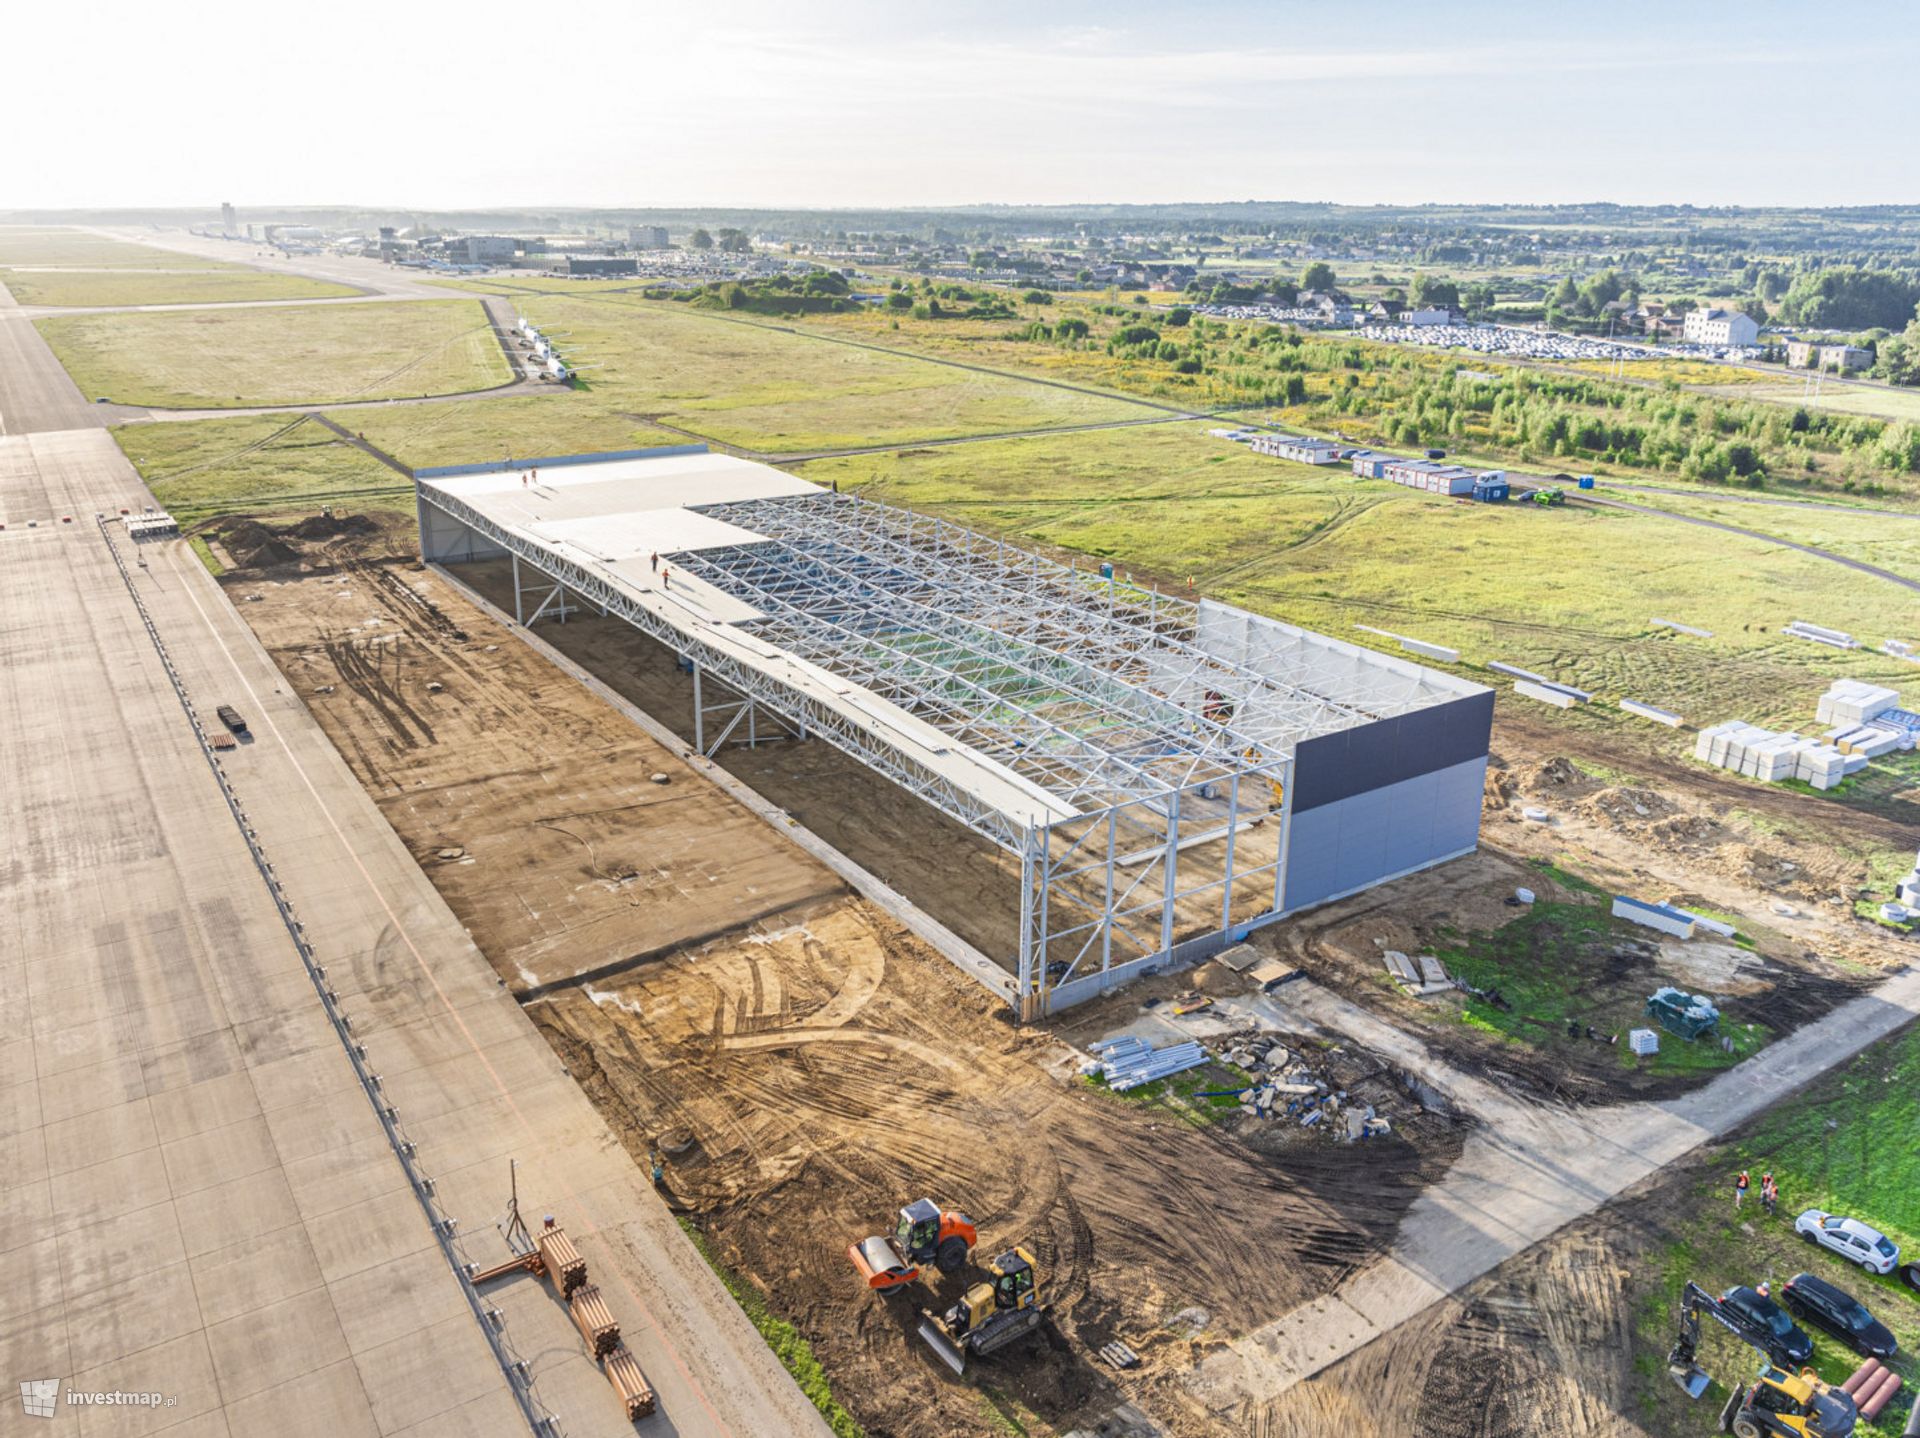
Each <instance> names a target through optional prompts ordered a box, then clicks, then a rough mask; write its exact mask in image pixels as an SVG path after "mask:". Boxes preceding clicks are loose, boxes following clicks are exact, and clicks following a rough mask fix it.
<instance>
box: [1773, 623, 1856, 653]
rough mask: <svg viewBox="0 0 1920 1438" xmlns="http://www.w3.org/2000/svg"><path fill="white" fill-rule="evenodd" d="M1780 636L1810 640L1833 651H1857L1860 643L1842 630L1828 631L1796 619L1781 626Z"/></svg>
mask: <svg viewBox="0 0 1920 1438" xmlns="http://www.w3.org/2000/svg"><path fill="white" fill-rule="evenodd" d="M1780 632H1781V633H1782V634H1791V635H1792V636H1793V637H1794V638H1795V639H1811V640H1812V641H1813V642H1814V643H1815V644H1825V645H1829V646H1830V647H1832V648H1834V649H1858V648H1859V647H1860V641H1859V640H1858V639H1855V638H1854V637H1853V636H1852V635H1851V634H1849V633H1847V631H1846V630H1844V629H1829V628H1827V626H1826V625H1824V624H1814V623H1812V622H1810V621H1808V620H1805V619H1796V620H1794V621H1793V622H1792V623H1790V624H1786V625H1783V626H1782V627H1781V629H1780Z"/></svg>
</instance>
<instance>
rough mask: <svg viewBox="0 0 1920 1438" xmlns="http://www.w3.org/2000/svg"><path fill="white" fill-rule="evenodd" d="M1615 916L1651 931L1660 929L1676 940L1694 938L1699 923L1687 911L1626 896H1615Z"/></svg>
mask: <svg viewBox="0 0 1920 1438" xmlns="http://www.w3.org/2000/svg"><path fill="white" fill-rule="evenodd" d="M1613 916H1614V918H1616V919H1626V920H1628V921H1629V922H1631V923H1635V924H1640V925H1642V926H1644V927H1646V928H1649V929H1658V930H1659V931H1660V932H1661V933H1663V934H1672V935H1673V936H1674V937H1675V938H1676V939H1690V938H1692V937H1693V929H1694V925H1695V924H1697V923H1698V922H1699V920H1697V919H1695V918H1694V916H1693V915H1692V914H1689V913H1688V912H1687V911H1686V910H1685V909H1676V908H1673V907H1672V906H1670V905H1667V904H1649V903H1647V902H1646V901H1645V900H1644V899H1630V898H1628V897H1627V896H1626V895H1625V894H1615V895H1614V896H1613Z"/></svg>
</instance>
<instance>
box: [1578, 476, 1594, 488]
mask: <svg viewBox="0 0 1920 1438" xmlns="http://www.w3.org/2000/svg"><path fill="white" fill-rule="evenodd" d="M1580 487H1581V488H1582V489H1592V488H1593V476H1592V475H1590V474H1583V475H1581V476H1580Z"/></svg>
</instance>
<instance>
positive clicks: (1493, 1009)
mask: <svg viewBox="0 0 1920 1438" xmlns="http://www.w3.org/2000/svg"><path fill="white" fill-rule="evenodd" d="M1553 876H1554V878H1555V879H1557V880H1558V881H1559V882H1560V884H1561V887H1563V888H1566V889H1569V890H1571V891H1572V895H1573V897H1570V898H1567V899H1564V900H1552V899H1539V900H1537V901H1536V902H1535V903H1533V904H1532V905H1530V906H1529V907H1528V908H1527V910H1526V912H1525V913H1524V914H1522V915H1521V916H1520V917H1519V918H1517V919H1513V920H1511V921H1510V922H1508V923H1506V924H1503V925H1501V926H1500V927H1499V928H1497V929H1495V930H1493V931H1492V932H1490V933H1473V934H1464V935H1456V936H1455V937H1454V938H1453V940H1452V941H1451V942H1450V943H1443V944H1439V945H1437V946H1436V947H1435V949H1434V953H1435V955H1436V956H1437V957H1438V958H1439V959H1440V961H1441V962H1442V963H1443V964H1445V965H1446V968H1447V972H1448V973H1450V974H1453V975H1454V976H1455V977H1457V978H1462V979H1465V980H1466V981H1467V982H1468V983H1470V984H1472V985H1473V986H1474V987H1475V988H1476V989H1486V990H1495V989H1497V990H1498V991H1499V992H1500V994H1501V995H1502V996H1503V997H1504V998H1505V999H1506V1001H1507V1002H1506V1004H1505V1006H1502V1005H1498V1004H1494V1003H1492V1002H1489V1001H1488V1000H1486V999H1483V998H1480V997H1469V998H1468V999H1467V1001H1466V1003H1465V1005H1464V1006H1463V1008H1462V1010H1461V1013H1460V1018H1461V1021H1462V1022H1464V1023H1467V1024H1470V1025H1472V1026H1473V1027H1475V1028H1479V1029H1484V1030H1486V1031H1487V1032H1489V1033H1496V1034H1500V1035H1502V1036H1503V1037H1505V1038H1507V1039H1509V1040H1511V1041H1513V1042H1515V1043H1520V1044H1525V1045H1527V1046H1529V1047H1534V1048H1545V1049H1548V1050H1557V1049H1561V1048H1565V1047H1569V1046H1575V1045H1587V1044H1589V1043H1590V1040H1587V1039H1576V1038H1572V1037H1571V1036H1569V1035H1568V1034H1567V1032H1566V1027H1565V1026H1566V1023H1567V1022H1568V1021H1569V1020H1575V1021H1577V1022H1578V1023H1580V1024H1581V1025H1582V1026H1583V1027H1586V1026H1591V1027H1592V1028H1594V1029H1596V1030H1597V1031H1598V1032H1600V1033H1603V1034H1620V1033H1625V1032H1626V1031H1627V1030H1628V1029H1630V1028H1633V1027H1635V1026H1636V1025H1639V1024H1643V1023H1645V1022H1646V1020H1645V1009H1644V1001H1645V997H1646V994H1645V990H1644V988H1617V987H1615V988H1610V987H1608V986H1607V985H1605V984H1604V983H1596V982H1595V969H1596V966H1595V965H1594V963H1593V962H1592V955H1593V954H1594V953H1595V952H1597V951H1598V950H1600V949H1601V948H1604V947H1606V946H1607V945H1608V944H1609V943H1610V942H1612V941H1613V938H1614V936H1615V935H1617V934H1623V933H1629V932H1631V930H1630V927H1629V926H1628V925H1626V924H1625V923H1623V922H1622V921H1619V920H1616V919H1614V918H1613V917H1612V916H1611V915H1610V914H1609V912H1608V910H1607V896H1606V893H1605V891H1604V890H1601V889H1599V888H1596V887H1595V886H1594V885H1592V884H1590V883H1587V882H1586V881H1584V880H1581V879H1577V878H1575V877H1574V876H1572V875H1570V874H1567V873H1565V872H1562V871H1559V870H1555V871H1553ZM1739 1007H1740V1006H1739V1005H1738V1004H1737V1003H1735V1004H1733V1005H1732V1006H1731V1007H1730V1009H1729V1011H1728V1012H1727V1013H1726V1014H1725V1016H1724V1021H1723V1023H1722V1026H1721V1032H1722V1033H1723V1034H1725V1035H1726V1037H1728V1038H1730V1039H1731V1040H1732V1041H1733V1049H1732V1050H1731V1051H1730V1052H1729V1051H1728V1050H1726V1049H1724V1048H1722V1047H1720V1046H1719V1045H1718V1044H1715V1043H1706V1042H1700V1043H1687V1042H1685V1041H1683V1040H1680V1039H1677V1038H1672V1037H1669V1038H1668V1039H1666V1041H1664V1042H1663V1043H1662V1044H1661V1046H1660V1051H1659V1053H1657V1054H1655V1055H1653V1056H1652V1057H1651V1058H1650V1059H1642V1060H1636V1059H1634V1057H1633V1056H1632V1055H1631V1054H1629V1052H1628V1051H1627V1049H1626V1047H1625V1045H1622V1046H1621V1047H1620V1049H1619V1055H1620V1061H1621V1062H1622V1063H1623V1064H1632V1063H1636V1062H1638V1063H1639V1064H1641V1065H1642V1066H1643V1067H1644V1068H1645V1069H1646V1071H1647V1072H1650V1073H1698V1072H1708V1071H1713V1070H1718V1069H1724V1068H1731V1067H1732V1066H1733V1065H1734V1064H1736V1063H1739V1062H1740V1061H1741V1060H1742V1059H1744V1058H1747V1057H1749V1056H1750V1055H1752V1054H1753V1053H1754V1052H1755V1051H1756V1050H1758V1049H1759V1048H1760V1047H1761V1046H1762V1045H1763V1044H1765V1043H1766V1042H1767V1041H1768V1040H1769V1039H1770V1038H1771V1037H1772V1030H1771V1029H1769V1028H1768V1027H1767V1026H1765V1025H1764V1024H1758V1023H1752V1022H1748V1021H1747V1020H1746V1019H1745V1018H1744V1016H1743V1015H1742V1014H1740V1012H1739Z"/></svg>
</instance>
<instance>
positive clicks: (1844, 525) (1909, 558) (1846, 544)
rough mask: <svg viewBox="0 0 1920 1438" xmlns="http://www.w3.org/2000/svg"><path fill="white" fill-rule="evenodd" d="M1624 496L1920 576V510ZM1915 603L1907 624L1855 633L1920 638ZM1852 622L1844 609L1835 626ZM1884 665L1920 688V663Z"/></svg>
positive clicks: (1706, 497) (1721, 498)
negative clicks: (1854, 510) (1851, 510)
mask: <svg viewBox="0 0 1920 1438" xmlns="http://www.w3.org/2000/svg"><path fill="white" fill-rule="evenodd" d="M1622 497H1624V498H1626V499H1628V500H1630V501H1631V502H1632V503H1634V504H1645V505H1650V506H1651V507H1653V508H1655V509H1664V510H1668V511H1670V512H1672V513H1674V514H1686V515H1694V516H1697V517H1699V518H1702V519H1713V520H1718V521H1719V522H1721V523H1723V524H1731V525H1736V526H1738V527H1739V528H1741V529H1747V530H1752V531H1753V532H1755V533H1757V534H1767V535H1772V536H1774V537H1776V538H1779V539H1786V540H1791V541H1793V542H1794V543H1796V544H1810V545H1813V546H1814V547H1815V548H1817V549H1827V550H1831V551H1833V552H1834V553H1835V554H1843V555H1845V556H1846V557H1847V558H1849V559H1859V560H1864V561H1866V562H1867V563H1869V564H1875V565H1878V566H1879V567H1880V568H1882V569H1887V570H1891V571H1892V572H1893V573H1895V574H1900V575H1905V576H1908V577H1910V578H1920V513H1916V514H1913V515H1911V516H1909V517H1906V518H1902V517H1899V516H1896V515H1886V514H1873V513H1862V514H1848V513H1845V512H1842V511H1839V510H1834V509H1828V508H1824V507H1822V505H1821V504H1809V503H1802V502H1793V503H1788V504H1743V503H1741V502H1740V501H1739V500H1736V499H1730V498H1727V497H1725V496H1713V495H1706V494H1699V495H1695V494H1685V495H1681V494H1663V493H1646V492H1637V493H1633V494H1623V496H1622ZM1822 503H1824V501H1823V502H1822ZM1913 607H1914V610H1915V612H1914V613H1913V614H1911V615H1909V616H1908V622H1907V624H1906V626H1905V627H1904V628H1894V629H1888V630H1886V631H1884V632H1876V633H1874V634H1873V635H1871V636H1869V635H1867V634H1864V633H1862V634H1859V635H1857V636H1856V637H1858V638H1861V639H1866V638H1869V637H1871V638H1874V639H1879V638H1895V639H1898V638H1909V639H1920V604H1916V605H1915V606H1913ZM1787 618H1800V619H1815V622H1820V621H1818V620H1817V619H1816V617H1815V616H1814V615H1811V614H1799V615H1789V616H1787ZM1782 622H1784V620H1783V621H1782ZM1848 622H1849V615H1848V614H1847V612H1846V611H1844V610H1843V611H1841V613H1840V615H1839V616H1838V617H1837V618H1836V619H1835V620H1834V621H1833V624H1834V627H1836V628H1841V629H1845V628H1847V626H1848ZM1706 627H1707V628H1709V629H1711V628H1712V627H1713V626H1712V625H1711V624H1709V625H1707V626H1706ZM1800 642H1802V643H1804V642H1805V641H1804V640H1803V641H1800ZM1886 667H1887V668H1888V669H1889V670H1891V671H1894V673H1893V675H1892V677H1890V678H1889V680H1888V681H1887V682H1889V683H1898V682H1899V672H1900V671H1904V672H1905V673H1906V675H1907V676H1908V682H1909V683H1911V684H1913V685H1914V686H1915V687H1917V688H1920V666H1915V665H1911V664H1903V663H1901V661H1899V660H1893V661H1891V662H1889V663H1887V665H1886Z"/></svg>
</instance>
